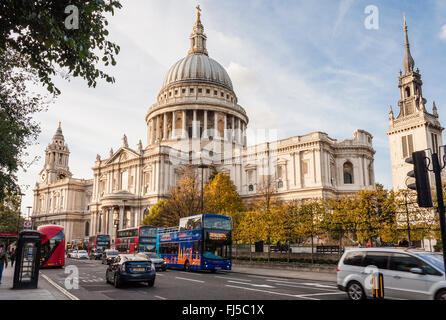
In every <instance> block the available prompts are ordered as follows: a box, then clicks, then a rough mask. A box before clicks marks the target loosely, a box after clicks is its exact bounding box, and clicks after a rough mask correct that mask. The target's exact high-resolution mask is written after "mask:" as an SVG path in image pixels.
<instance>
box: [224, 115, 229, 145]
mask: <svg viewBox="0 0 446 320" xmlns="http://www.w3.org/2000/svg"><path fill="white" fill-rule="evenodd" d="M223 123H224V124H223V139H224V140H225V141H228V135H227V131H228V130H227V128H228V115H227V114H226V113H225V114H224V122H223Z"/></svg>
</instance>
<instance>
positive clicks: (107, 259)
mask: <svg viewBox="0 0 446 320" xmlns="http://www.w3.org/2000/svg"><path fill="white" fill-rule="evenodd" d="M118 255H119V252H118V250H113V249H107V250H105V251H104V253H103V254H102V264H110V263H113V260H114V259H115V258H116V257H117V256H118Z"/></svg>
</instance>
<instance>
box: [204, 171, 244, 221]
mask: <svg viewBox="0 0 446 320" xmlns="http://www.w3.org/2000/svg"><path fill="white" fill-rule="evenodd" d="M204 202H205V204H206V205H205V206H204V207H205V211H206V212H210V213H216V214H223V215H229V216H232V215H233V214H234V213H236V212H240V211H243V209H244V207H243V202H242V198H241V197H240V195H239V194H238V193H237V187H236V186H235V185H234V183H233V182H232V180H231V178H230V177H229V175H227V174H222V173H218V174H216V175H215V176H214V178H213V179H212V180H211V181H210V182H209V183H207V184H206V185H205V187H204Z"/></svg>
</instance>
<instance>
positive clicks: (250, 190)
mask: <svg viewBox="0 0 446 320" xmlns="http://www.w3.org/2000/svg"><path fill="white" fill-rule="evenodd" d="M248 190H249V192H252V191H254V186H253V185H252V184H250V185H249V187H248Z"/></svg>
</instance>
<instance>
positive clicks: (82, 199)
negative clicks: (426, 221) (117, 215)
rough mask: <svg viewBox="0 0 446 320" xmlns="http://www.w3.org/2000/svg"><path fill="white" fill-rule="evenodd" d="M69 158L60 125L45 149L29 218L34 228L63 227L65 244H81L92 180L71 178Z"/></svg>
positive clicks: (87, 226) (87, 228)
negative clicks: (48, 225)
mask: <svg viewBox="0 0 446 320" xmlns="http://www.w3.org/2000/svg"><path fill="white" fill-rule="evenodd" d="M69 155H70V151H69V149H68V145H67V144H66V143H65V139H64V136H63V134H62V129H61V126H60V123H59V127H58V128H57V131H56V133H55V135H54V136H53V141H52V143H51V144H49V145H48V147H47V148H46V151H45V165H44V168H43V169H42V171H41V172H40V182H37V183H36V186H35V189H34V205H33V213H32V217H33V220H34V224H35V226H41V225H45V224H57V225H60V226H63V227H64V228H65V237H66V241H67V242H72V241H75V240H76V241H83V240H85V238H86V237H88V235H89V233H90V213H89V208H88V204H89V202H90V200H91V196H92V187H93V181H92V180H84V179H76V178H73V176H72V174H71V172H70V169H69V167H68V161H69Z"/></svg>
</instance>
